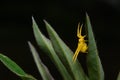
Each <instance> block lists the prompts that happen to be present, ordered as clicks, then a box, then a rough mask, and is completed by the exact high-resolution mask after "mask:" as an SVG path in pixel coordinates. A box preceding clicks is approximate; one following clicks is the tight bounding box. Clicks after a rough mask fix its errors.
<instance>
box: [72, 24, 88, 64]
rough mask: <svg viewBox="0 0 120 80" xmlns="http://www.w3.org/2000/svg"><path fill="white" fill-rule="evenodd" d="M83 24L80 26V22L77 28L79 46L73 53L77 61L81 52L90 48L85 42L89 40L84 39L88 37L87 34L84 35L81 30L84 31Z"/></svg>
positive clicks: (74, 59)
mask: <svg viewBox="0 0 120 80" xmlns="http://www.w3.org/2000/svg"><path fill="white" fill-rule="evenodd" d="M82 26H83V25H81V27H80V23H79V24H78V28H77V37H78V38H79V39H78V46H77V49H76V51H75V54H74V55H73V58H72V60H73V62H75V61H76V59H77V56H78V54H79V52H82V53H87V52H86V51H87V49H88V46H87V44H86V43H85V42H86V41H87V40H84V38H85V37H86V35H84V36H82V34H81V32H82Z"/></svg>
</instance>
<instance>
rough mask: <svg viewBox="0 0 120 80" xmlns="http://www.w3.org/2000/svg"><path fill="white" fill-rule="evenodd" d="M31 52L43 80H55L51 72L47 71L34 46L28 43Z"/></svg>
mask: <svg viewBox="0 0 120 80" xmlns="http://www.w3.org/2000/svg"><path fill="white" fill-rule="evenodd" d="M28 44H29V47H30V50H31V52H32V55H33V58H34V61H35V63H36V65H37V68H38V70H39V72H40V74H41V76H42V78H43V80H54V79H53V77H52V75H51V74H50V73H49V70H48V69H47V67H46V66H45V65H44V64H43V63H42V61H41V59H40V58H39V55H38V53H37V51H36V50H35V48H34V46H33V45H32V44H31V43H30V42H28Z"/></svg>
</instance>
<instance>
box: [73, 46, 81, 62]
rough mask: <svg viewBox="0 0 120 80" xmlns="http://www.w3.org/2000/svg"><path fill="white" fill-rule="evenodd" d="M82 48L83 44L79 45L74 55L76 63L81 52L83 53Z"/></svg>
mask: <svg viewBox="0 0 120 80" xmlns="http://www.w3.org/2000/svg"><path fill="white" fill-rule="evenodd" d="M81 48H82V46H81V44H78V47H77V49H76V51H75V54H74V55H73V58H72V60H73V62H75V61H76V59H77V56H78V54H79V52H80V51H81Z"/></svg>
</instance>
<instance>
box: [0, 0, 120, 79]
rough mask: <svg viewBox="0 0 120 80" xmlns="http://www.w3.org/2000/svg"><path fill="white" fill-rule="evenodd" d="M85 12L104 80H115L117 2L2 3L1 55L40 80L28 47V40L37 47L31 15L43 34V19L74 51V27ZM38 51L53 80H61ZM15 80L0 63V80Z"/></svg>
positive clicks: (119, 45) (119, 59)
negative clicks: (100, 62)
mask: <svg viewBox="0 0 120 80" xmlns="http://www.w3.org/2000/svg"><path fill="white" fill-rule="evenodd" d="M86 12H87V13H88V15H89V16H90V19H91V23H92V26H93V30H94V34H95V38H96V42H97V46H98V50H99V55H100V58H101V61H102V64H103V68H104V71H105V80H115V79H116V77H117V74H118V72H119V70H120V51H119V50H120V35H119V34H120V1H119V0H63V1H62V0H61V1H59V0H43V1H42V0H39V1H35V0H34V1H27V0H26V1H25V0H20V1H19V0H18V1H17V0H16V1H12V0H10V1H7V0H4V1H2V0H1V1H0V53H3V54H5V55H7V56H9V57H10V58H11V59H12V60H14V61H15V62H16V63H18V64H19V65H20V66H21V67H22V68H23V69H24V70H25V71H26V72H27V73H29V74H32V75H33V76H35V77H36V78H38V80H41V77H40V75H39V73H38V71H37V68H36V66H35V63H34V61H33V58H32V55H31V52H30V50H29V47H28V44H27V41H31V42H32V43H33V44H34V45H35V46H36V48H38V46H37V44H36V42H35V39H34V36H33V32H32V21H31V16H34V18H35V20H36V22H37V23H38V25H39V28H40V29H41V30H42V31H43V33H44V34H46V30H45V26H44V23H43V19H45V20H47V21H48V22H49V23H50V24H51V25H52V26H53V28H54V29H55V30H56V31H57V33H58V34H59V35H60V37H61V38H62V39H63V40H64V41H65V43H66V44H67V45H68V46H69V47H70V48H71V49H72V50H73V51H75V49H76V46H77V37H76V29H77V24H78V22H82V23H84V22H85V13H86ZM38 51H39V53H40V56H41V57H42V60H43V61H44V62H45V64H46V65H47V66H48V67H49V69H50V71H51V72H52V74H53V76H54V77H55V79H56V80H61V76H60V75H59V74H58V71H57V70H56V68H55V67H54V65H53V64H52V63H51V62H50V60H49V58H48V57H47V56H46V55H44V53H43V52H42V51H41V50H39V49H38ZM58 78H59V79H58ZM18 79H19V77H17V76H16V75H15V74H13V73H12V72H10V71H9V70H8V69H7V68H6V67H5V66H4V65H3V64H2V63H0V80H18Z"/></svg>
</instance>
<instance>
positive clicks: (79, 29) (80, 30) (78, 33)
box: [77, 23, 83, 38]
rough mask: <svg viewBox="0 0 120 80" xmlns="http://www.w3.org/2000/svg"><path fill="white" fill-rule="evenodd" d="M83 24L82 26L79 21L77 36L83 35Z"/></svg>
mask: <svg viewBox="0 0 120 80" xmlns="http://www.w3.org/2000/svg"><path fill="white" fill-rule="evenodd" d="M82 26H83V24H82V25H81V26H80V23H78V28H77V37H78V38H80V37H81V36H82V35H81V32H82Z"/></svg>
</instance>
